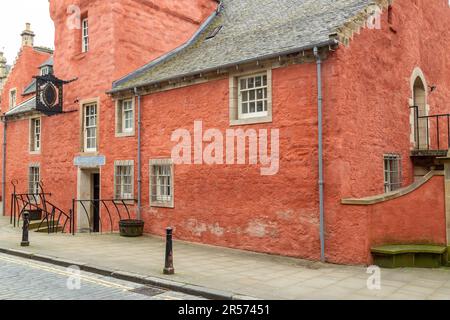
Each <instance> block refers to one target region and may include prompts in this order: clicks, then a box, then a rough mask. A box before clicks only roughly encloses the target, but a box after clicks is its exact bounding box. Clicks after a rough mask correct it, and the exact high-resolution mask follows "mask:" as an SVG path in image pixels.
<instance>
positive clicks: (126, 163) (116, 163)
mask: <svg viewBox="0 0 450 320" xmlns="http://www.w3.org/2000/svg"><path fill="white" fill-rule="evenodd" d="M120 166H123V167H125V166H131V194H132V195H133V198H134V160H116V161H114V199H119V198H118V197H117V194H116V190H117V189H116V187H117V184H116V175H117V171H116V170H117V167H120ZM127 200H130V201H132V200H133V199H127Z"/></svg>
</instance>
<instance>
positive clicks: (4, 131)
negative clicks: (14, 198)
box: [2, 116, 8, 216]
mask: <svg viewBox="0 0 450 320" xmlns="http://www.w3.org/2000/svg"><path fill="white" fill-rule="evenodd" d="M2 121H3V154H2V211H3V216H5V215H6V212H5V211H6V209H5V208H6V203H5V201H6V198H5V197H6V190H5V188H6V141H7V140H6V127H7V125H8V122H7V118H6V116H3V118H2Z"/></svg>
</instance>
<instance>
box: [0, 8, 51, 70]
mask: <svg viewBox="0 0 450 320" xmlns="http://www.w3.org/2000/svg"><path fill="white" fill-rule="evenodd" d="M0 6H1V11H2V14H1V19H0V30H1V31H0V50H1V51H4V52H5V56H6V58H7V59H8V64H12V63H13V62H14V59H15V57H16V55H17V52H18V51H19V49H20V45H21V38H20V34H21V33H22V31H23V30H24V29H25V23H26V22H30V23H31V29H32V30H33V31H34V33H35V34H36V37H35V38H34V44H35V45H37V46H44V47H50V48H54V45H53V42H54V27H53V22H52V20H51V19H50V13H49V4H48V0H9V1H1V5H0Z"/></svg>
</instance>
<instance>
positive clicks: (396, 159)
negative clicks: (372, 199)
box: [384, 154, 402, 193]
mask: <svg viewBox="0 0 450 320" xmlns="http://www.w3.org/2000/svg"><path fill="white" fill-rule="evenodd" d="M401 187H402V170H401V157H400V155H398V154H387V155H385V156H384V191H385V192H386V193H388V192H392V191H395V190H398V189H400V188H401Z"/></svg>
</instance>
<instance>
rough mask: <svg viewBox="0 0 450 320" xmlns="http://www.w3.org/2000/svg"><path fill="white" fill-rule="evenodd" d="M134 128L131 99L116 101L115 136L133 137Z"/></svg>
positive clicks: (132, 102)
mask: <svg viewBox="0 0 450 320" xmlns="http://www.w3.org/2000/svg"><path fill="white" fill-rule="evenodd" d="M134 126H135V125H134V101H133V99H124V100H118V101H117V104H116V135H117V136H132V135H134Z"/></svg>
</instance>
